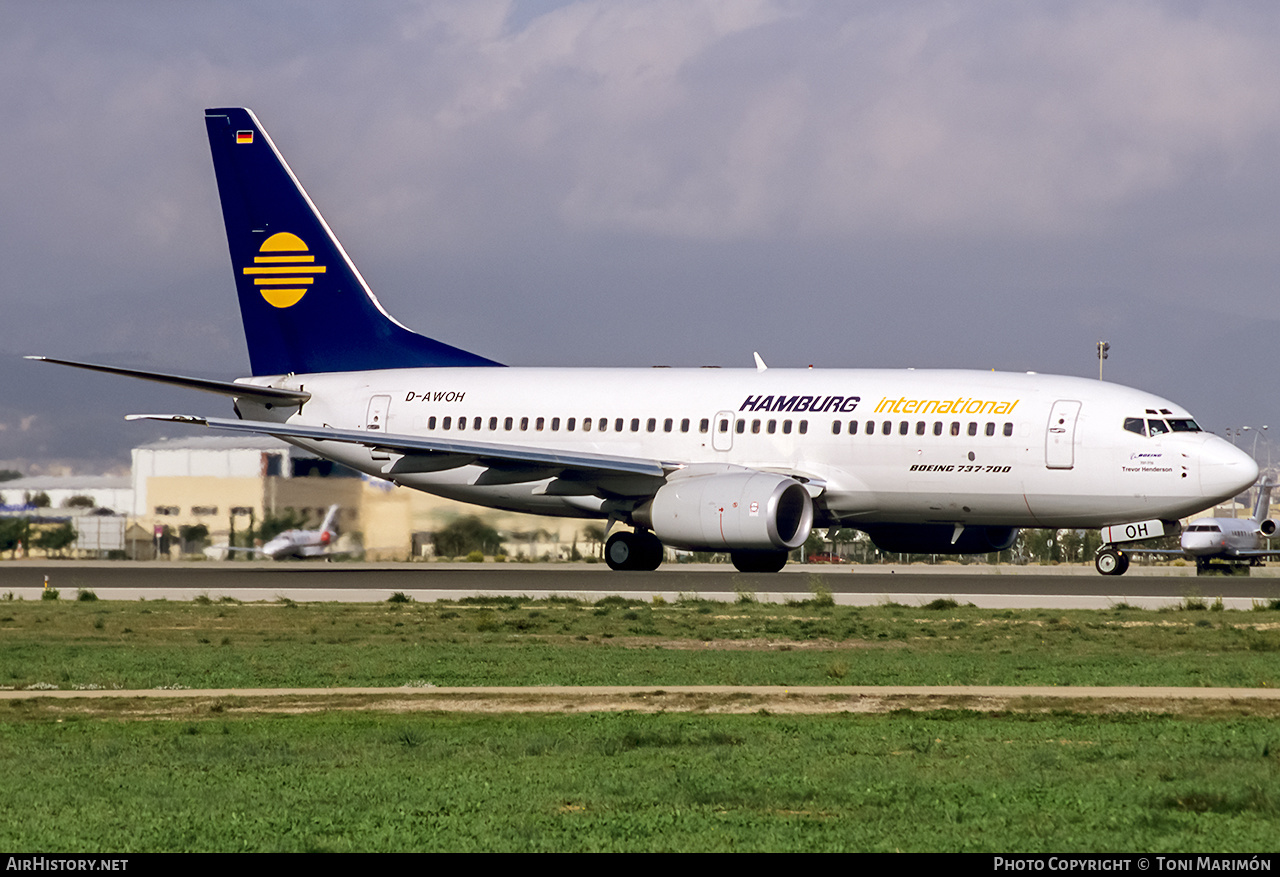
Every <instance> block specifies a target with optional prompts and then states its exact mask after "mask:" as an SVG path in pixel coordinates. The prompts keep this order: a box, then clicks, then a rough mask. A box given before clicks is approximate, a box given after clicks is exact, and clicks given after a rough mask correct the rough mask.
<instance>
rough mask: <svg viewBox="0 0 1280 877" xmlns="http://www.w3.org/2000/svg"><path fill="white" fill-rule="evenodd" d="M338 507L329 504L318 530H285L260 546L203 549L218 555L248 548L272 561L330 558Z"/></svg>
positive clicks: (222, 546) (228, 546) (336, 533)
mask: <svg viewBox="0 0 1280 877" xmlns="http://www.w3.org/2000/svg"><path fill="white" fill-rule="evenodd" d="M337 522H338V506H336V505H331V506H329V511H328V512H327V513H326V514H325V516H324V521H322V522H321V524H320V528H319V529H318V530H302V529H295V530H285V531H284V532H282V533H279V534H277V535H276V536H274V537H273V538H271V539H268V540H267V542H266V544H264V545H263V546H262V547H261V548H238V547H235V546H231V545H215V546H213V547H212V548H209V549H206V553H208V554H210V555H211V556H218V555H221V554H224V553H225V552H228V551H248V552H252V553H253V554H260V555H262V556H263V557H269V558H271V559H272V560H289V559H294V558H296V559H299V560H307V559H310V558H313V557H332V556H333V554H334V553H335V552H334V542H335V540H336V539H337V538H338V527H337Z"/></svg>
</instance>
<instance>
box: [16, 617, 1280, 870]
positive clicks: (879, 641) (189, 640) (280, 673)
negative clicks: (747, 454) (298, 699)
mask: <svg viewBox="0 0 1280 877" xmlns="http://www.w3.org/2000/svg"><path fill="white" fill-rule="evenodd" d="M406 683H410V684H412V683H418V684H422V683H430V684H435V685H464V684H466V685H486V684H502V685H535V684H558V685H571V684H588V683H589V684H632V685H646V686H654V687H659V686H662V685H680V684H718V683H722V684H735V685H746V684H778V685H801V684H807V685H849V684H863V685H866V684H953V685H954V684H1047V685H1054V684H1090V685H1153V686H1154V685H1190V686H1207V685H1215V686H1242V687H1271V686H1275V685H1277V684H1280V611H1276V610H1272V609H1267V610H1262V611H1253V612H1234V611H1213V610H1212V609H1209V608H1206V609H1204V610H1202V611H1168V612H1154V611H1143V610H1135V609H1128V608H1122V607H1120V608H1116V609H1113V610H1110V611H1102V612H1087V611H1078V612H1077V611H1034V610H1029V611H992V610H979V609H974V608H972V607H963V606H955V605H952V604H949V603H940V604H937V605H934V606H931V607H906V606H894V605H887V606H878V607H870V608H857V607H840V606H831V605H827V604H826V602H825V601H823V600H821V599H817V600H814V601H809V602H808V603H806V604H797V605H788V606H779V605H760V604H756V603H753V602H750V601H749V600H745V601H743V602H740V603H736V604H713V603H706V602H702V601H684V602H680V603H676V604H671V605H665V604H660V605H652V604H646V603H640V602H636V601H630V602H629V601H625V600H621V599H618V598H609V599H606V600H603V601H600V602H599V603H584V602H578V601H573V600H554V601H541V602H535V601H530V600H517V599H489V600H485V599H479V600H470V601H462V602H455V603H432V604H416V603H386V604H358V605H357V604H344V605H339V604H292V603H272V604H237V603H233V602H227V603H210V602H207V601H197V602H195V603H175V602H165V601H148V602H137V603H115V602H112V603H107V602H102V601H97V602H68V601H56V602H51V601H42V602H21V601H17V602H3V603H0V686H3V687H5V688H32V687H36V688H46V687H59V688H77V687H81V688H87V687H100V688H111V687H121V688H153V687H157V686H177V687H191V688H200V687H274V686H321V685H323V686H331V685H342V686H352V685H372V686H399V685H404V684H406ZM178 704H179V705H178V706H175V707H173V708H171V709H168V710H166V711H160V712H157V713H156V714H154V715H150V716H142V715H141V714H139V713H137V712H132V711H130V710H129V709H128V708H126V707H127V706H128V704H124V703H121V702H120V701H119V699H108V700H106V701H95V703H94V705H93V706H92V707H87V706H84V705H82V704H81V702H79V701H75V702H66V701H61V702H53V701H48V700H41V699H36V698H25V699H19V700H12V701H6V702H4V703H0V763H3V765H4V769H5V787H6V793H5V795H4V796H0V843H3V846H4V847H6V848H8V849H10V850H42V851H51V852H52V851H76V850H112V851H132V850H238V849H251V850H468V849H484V850H777V851H782V850H895V849H900V850H990V851H1035V850H1044V851H1084V850H1095V851H1103V850H1134V851H1144V852H1159V851H1169V852H1172V851H1248V852H1269V851H1272V850H1274V848H1275V838H1276V837H1277V836H1280V730H1277V728H1278V727H1280V725H1277V723H1276V719H1275V717H1274V715H1273V713H1274V710H1266V711H1265V712H1264V711H1263V710H1260V709H1257V708H1255V707H1253V706H1251V705H1250V704H1248V703H1247V702H1243V703H1240V704H1227V705H1225V706H1222V707H1220V708H1218V709H1216V710H1215V711H1214V712H1213V714H1212V715H1208V714H1206V713H1204V712H1196V711H1194V710H1192V711H1188V712H1187V713H1185V714H1181V713H1180V714H1176V715H1175V714H1172V713H1132V712H1131V713H1120V714H1108V713H1107V711H1106V707H1105V705H1103V706H1096V705H1095V706H1094V707H1091V708H1090V709H1078V710H1074V711H1058V712H1055V711H1053V710H1052V709H1051V708H1045V706H1044V705H1043V704H1040V705H1038V706H1036V707H1035V708H1034V709H1030V708H1028V711H1026V712H1009V711H1002V712H971V711H966V710H952V711H935V712H907V711H897V712H892V713H888V714H880V715H854V714H826V715H787V714H779V713H773V714H769V713H767V712H766V713H758V714H750V715H708V714H689V713H683V714H677V713H666V714H662V713H659V714H642V713H640V712H634V713H633V712H620V713H585V714H562V713H557V712H547V713H540V714H500V715H479V714H474V713H465V712H463V713H455V712H432V711H427V712H414V713H403V712H395V711H393V710H392V709H391V708H390V707H389V706H386V705H381V704H380V703H378V702H371V703H370V704H367V705H365V707H366V708H364V709H362V710H360V711H356V710H345V709H324V710H322V711H320V712H284V711H283V707H280V706H278V705H276V706H273V705H272V704H270V703H268V704H265V705H261V706H255V707H253V708H248V707H245V706H244V705H241V704H236V705H234V708H233V707H232V706H229V705H228V703H226V702H213V703H209V702H207V701H198V702H197V701H195V700H193V701H191V702H190V703H187V704H186V705H185V706H183V705H181V704H182V702H181V701H179V702H178Z"/></svg>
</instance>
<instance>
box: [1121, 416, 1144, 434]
mask: <svg viewBox="0 0 1280 877" xmlns="http://www.w3.org/2000/svg"><path fill="white" fill-rule="evenodd" d="M1124 428H1125V429H1127V430H1129V432H1136V433H1137V434H1138V435H1146V434H1147V427H1146V424H1144V423H1143V422H1142V418H1141V417H1126V418H1125V419H1124Z"/></svg>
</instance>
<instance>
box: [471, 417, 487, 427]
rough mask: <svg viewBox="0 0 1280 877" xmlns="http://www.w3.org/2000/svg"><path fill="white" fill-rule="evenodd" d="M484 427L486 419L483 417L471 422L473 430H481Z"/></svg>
mask: <svg viewBox="0 0 1280 877" xmlns="http://www.w3.org/2000/svg"><path fill="white" fill-rule="evenodd" d="M483 425H484V418H483V417H477V418H476V419H475V420H473V421H471V428H472V429H479V428H480V427H481V426H483Z"/></svg>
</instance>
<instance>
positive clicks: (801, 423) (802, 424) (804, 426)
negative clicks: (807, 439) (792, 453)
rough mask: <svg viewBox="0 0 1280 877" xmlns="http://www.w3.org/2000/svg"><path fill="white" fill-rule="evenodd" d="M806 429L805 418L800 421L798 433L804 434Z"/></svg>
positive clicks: (807, 425) (807, 424)
mask: <svg viewBox="0 0 1280 877" xmlns="http://www.w3.org/2000/svg"><path fill="white" fill-rule="evenodd" d="M808 431H809V421H807V420H802V421H800V434H801V435H804V434H805V433H807V432H808Z"/></svg>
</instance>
